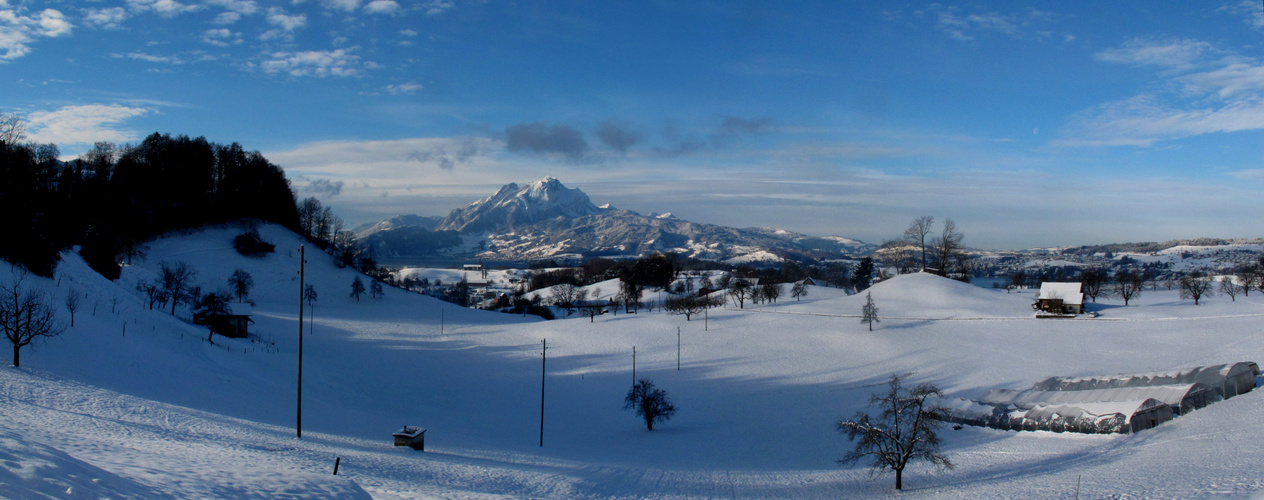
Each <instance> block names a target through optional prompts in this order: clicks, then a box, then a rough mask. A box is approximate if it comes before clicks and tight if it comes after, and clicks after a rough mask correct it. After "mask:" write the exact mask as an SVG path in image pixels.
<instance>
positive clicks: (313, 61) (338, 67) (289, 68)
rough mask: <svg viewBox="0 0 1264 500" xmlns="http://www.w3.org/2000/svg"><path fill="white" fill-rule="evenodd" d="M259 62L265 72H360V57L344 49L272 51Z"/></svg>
mask: <svg viewBox="0 0 1264 500" xmlns="http://www.w3.org/2000/svg"><path fill="white" fill-rule="evenodd" d="M267 57H268V59H267V60H265V61H264V62H263V63H261V64H260V68H262V69H263V71H264V72H266V73H288V74H289V75H290V76H314V77H320V78H323V77H327V76H355V75H358V74H359V73H360V66H361V63H360V57H359V56H357V55H354V54H351V53H350V52H349V51H347V50H346V49H338V50H333V51H315V50H312V51H305V52H274V53H272V54H269V55H268V56H267Z"/></svg>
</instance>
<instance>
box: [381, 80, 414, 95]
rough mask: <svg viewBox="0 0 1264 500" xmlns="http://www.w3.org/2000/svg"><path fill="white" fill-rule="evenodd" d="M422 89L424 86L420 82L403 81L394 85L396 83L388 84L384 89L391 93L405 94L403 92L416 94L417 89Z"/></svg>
mask: <svg viewBox="0 0 1264 500" xmlns="http://www.w3.org/2000/svg"><path fill="white" fill-rule="evenodd" d="M421 89H422V86H421V84H419V83H401V84H399V85H394V84H392V85H387V86H386V87H385V88H383V89H382V90H383V91H384V92H386V93H387V94H390V95H403V94H416V93H417V91H419V90H421Z"/></svg>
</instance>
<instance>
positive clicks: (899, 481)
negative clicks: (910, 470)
mask: <svg viewBox="0 0 1264 500" xmlns="http://www.w3.org/2000/svg"><path fill="white" fill-rule="evenodd" d="M895 489H897V490H903V489H904V469H895Z"/></svg>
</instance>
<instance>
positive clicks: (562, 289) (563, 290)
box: [550, 283, 588, 312]
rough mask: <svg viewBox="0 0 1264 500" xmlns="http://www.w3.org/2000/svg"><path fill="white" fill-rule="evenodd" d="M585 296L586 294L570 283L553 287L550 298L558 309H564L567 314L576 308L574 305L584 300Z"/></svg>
mask: <svg viewBox="0 0 1264 500" xmlns="http://www.w3.org/2000/svg"><path fill="white" fill-rule="evenodd" d="M587 294H588V292H587V291H585V290H584V289H582V288H580V287H577V286H575V285H572V284H570V283H562V284H560V285H555V286H553V290H552V291H551V292H550V298H552V299H553V303H554V304H557V305H558V307H561V308H564V309H566V310H567V311H568V312H569V311H570V310H571V309H573V308H574V307H575V306H576V304H575V303H576V302H579V301H581V300H584V297H586V296H587Z"/></svg>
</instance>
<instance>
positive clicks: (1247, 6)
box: [1219, 0, 1264, 31]
mask: <svg viewBox="0 0 1264 500" xmlns="http://www.w3.org/2000/svg"><path fill="white" fill-rule="evenodd" d="M1219 10H1220V11H1221V12H1227V13H1229V14H1230V15H1234V16H1242V22H1244V23H1246V24H1247V26H1250V27H1252V28H1255V29H1257V30H1260V31H1264V5H1261V4H1260V2H1257V1H1255V0H1241V1H1240V2H1238V3H1233V4H1229V5H1225V6H1223V7H1221V8H1220V9H1219Z"/></svg>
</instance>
